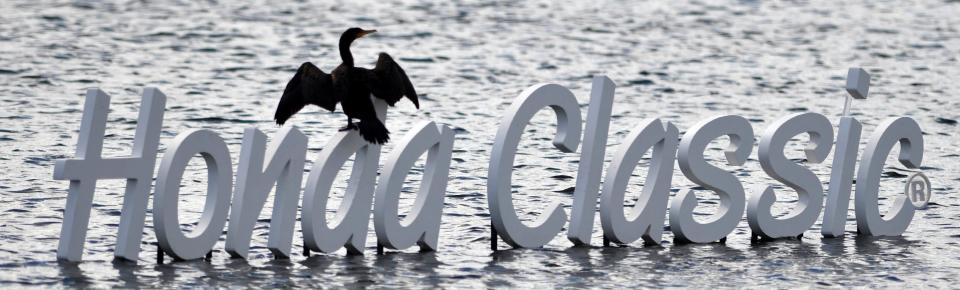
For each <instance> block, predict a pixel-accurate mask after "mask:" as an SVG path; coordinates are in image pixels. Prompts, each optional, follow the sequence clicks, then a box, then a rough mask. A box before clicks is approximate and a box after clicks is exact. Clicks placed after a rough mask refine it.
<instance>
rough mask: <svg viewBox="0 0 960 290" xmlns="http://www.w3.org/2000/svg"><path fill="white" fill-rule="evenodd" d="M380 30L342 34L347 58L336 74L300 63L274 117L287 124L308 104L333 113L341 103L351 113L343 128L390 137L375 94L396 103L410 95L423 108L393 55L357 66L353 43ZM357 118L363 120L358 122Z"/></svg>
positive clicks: (370, 138)
mask: <svg viewBox="0 0 960 290" xmlns="http://www.w3.org/2000/svg"><path fill="white" fill-rule="evenodd" d="M374 32H377V31H376V30H363V29H360V28H356V27H354V28H350V29H347V31H344V32H343V34H342V35H340V58H341V59H342V60H343V63H341V64H340V65H339V66H337V68H336V69H334V70H333V72H332V73H330V74H327V73H325V72H323V70H321V69H319V68H317V67H316V66H314V65H313V64H312V63H310V62H305V63H303V64H302V65H300V69H298V70H297V74H295V75H294V76H293V79H291V80H290V82H289V83H287V88H286V89H284V91H283V96H282V97H280V103H279V104H278V105H277V112H276V113H275V114H274V116H273V119H274V120H275V121H276V122H277V124H278V125H283V124H284V123H285V122H286V121H287V120H288V119H290V117H291V116H293V115H294V114H296V113H297V112H299V111H300V109H303V107H305V106H306V105H310V104H313V105H317V106H320V107H321V108H324V109H327V110H328V111H331V112H333V110H334V109H336V106H337V102H340V107H341V108H342V109H343V113H345V114H346V115H347V126H345V127H343V128H341V129H340V130H341V131H344V130H352V129H357V130H358V131H359V132H360V136H362V137H363V139H364V140H367V142H370V143H375V144H383V143H386V142H387V141H388V140H390V131H388V130H387V127H386V126H384V125H383V122H381V120H380V119H378V118H377V114H376V111H375V110H374V107H373V100H371V99H370V95H371V94H372V95H373V96H374V97H377V98H380V99H382V100H384V101H386V102H387V104H390V106H393V105H394V104H396V103H397V101H399V100H400V99H401V98H403V97H404V96H406V97H407V98H408V99H410V101H411V102H413V105H414V106H416V107H417V109H420V102H419V101H418V100H417V91H416V90H414V88H413V84H411V83H410V78H408V77H407V73H406V72H404V71H403V68H401V67H400V65H399V64H397V62H395V61H393V58H392V57H390V55H388V54H386V53H383V52H381V53H380V57H379V58H378V59H377V65H376V66H375V67H374V68H373V69H366V68H362V67H355V66H354V64H353V55H352V54H351V53H350V44H351V43H353V41H354V40H356V39H357V38H360V37H363V36H365V35H367V34H370V33H374ZM353 119H357V120H360V122H359V123H354V122H353Z"/></svg>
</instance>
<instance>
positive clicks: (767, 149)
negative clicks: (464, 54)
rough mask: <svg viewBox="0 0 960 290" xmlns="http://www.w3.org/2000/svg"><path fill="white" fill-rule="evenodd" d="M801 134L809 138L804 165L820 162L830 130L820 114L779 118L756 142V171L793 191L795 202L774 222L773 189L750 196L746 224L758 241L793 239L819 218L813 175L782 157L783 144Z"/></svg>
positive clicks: (820, 189) (818, 193) (828, 144)
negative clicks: (760, 171) (758, 141)
mask: <svg viewBox="0 0 960 290" xmlns="http://www.w3.org/2000/svg"><path fill="white" fill-rule="evenodd" d="M802 133H809V134H810V144H809V145H808V146H807V148H805V149H804V150H803V153H805V155H806V157H807V161H809V162H811V163H820V162H823V159H824V158H827V154H830V147H832V145H833V126H832V125H831V124H830V121H829V120H827V117H824V116H823V115H821V114H817V113H799V114H794V115H791V116H787V117H784V118H781V119H779V120H777V121H776V122H774V123H773V124H770V127H767V130H766V131H764V132H763V137H761V139H760V148H759V150H758V152H759V153H758V158H759V159H760V167H762V168H763V171H764V172H766V173H767V175H769V176H770V177H773V179H776V180H777V181H780V182H782V183H783V184H786V185H787V186H789V187H790V188H793V190H796V191H797V198H798V200H797V206H796V207H795V208H794V210H793V212H792V213H790V214H789V215H787V216H785V217H783V218H779V219H778V218H774V217H773V214H772V213H771V212H770V208H771V207H772V206H773V203H774V202H776V201H777V196H776V194H774V190H773V186H766V188H765V189H763V191H762V192H761V193H760V194H752V195H750V199H749V200H748V202H747V222H748V223H749V224H750V229H751V230H753V232H755V233H757V234H759V235H760V236H762V237H765V238H782V237H796V236H798V235H800V234H803V232H804V231H806V230H807V229H809V228H810V226H812V225H813V224H814V223H815V222H817V218H818V217H819V216H820V210H821V209H822V208H823V185H822V184H821V183H820V180H819V179H817V175H816V174H813V171H810V169H807V168H806V167H803V166H800V165H799V164H796V163H793V162H792V161H790V160H789V159H787V157H786V156H784V153H783V148H784V147H785V146H786V145H787V142H788V141H790V139H791V138H793V136H797V135H799V134H802Z"/></svg>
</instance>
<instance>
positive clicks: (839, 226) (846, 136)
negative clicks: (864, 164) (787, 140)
mask: <svg viewBox="0 0 960 290" xmlns="http://www.w3.org/2000/svg"><path fill="white" fill-rule="evenodd" d="M862 128H863V126H861V125H860V122H858V121H857V119H854V118H851V117H842V118H840V128H839V130H838V131H837V145H836V149H834V151H833V166H831V167H830V170H831V172H830V187H829V189H828V190H829V192H828V193H827V208H826V210H824V212H823V224H822V225H821V227H820V233H821V234H823V236H824V237H829V238H835V237H842V236H843V226H844V224H846V222H847V210H848V209H849V208H850V187H851V186H852V185H853V170H854V169H855V167H856V166H857V148H858V147H859V145H860V130H861V129H862Z"/></svg>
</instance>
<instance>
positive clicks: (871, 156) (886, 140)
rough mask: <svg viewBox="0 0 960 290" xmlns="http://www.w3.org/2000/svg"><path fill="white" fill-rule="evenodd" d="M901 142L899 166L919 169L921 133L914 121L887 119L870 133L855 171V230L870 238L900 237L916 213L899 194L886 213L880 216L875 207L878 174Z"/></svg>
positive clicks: (877, 207) (905, 197)
mask: <svg viewBox="0 0 960 290" xmlns="http://www.w3.org/2000/svg"><path fill="white" fill-rule="evenodd" d="M897 142H899V143H900V156H899V158H897V159H899V160H900V164H903V165H904V166H906V167H907V168H918V167H920V162H922V161H923V134H922V131H921V130H920V125H918V124H917V121H915V120H913V119H911V118H907V117H900V118H890V119H887V120H886V121H884V122H883V123H880V125H879V126H877V130H876V131H874V132H873V136H871V137H870V141H868V142H867V149H865V150H864V151H863V159H862V160H860V169H859V170H858V171H857V191H856V198H854V202H855V203H856V205H854V210H855V211H856V212H857V229H859V230H860V233H862V234H865V235H870V236H899V235H901V234H903V232H904V231H906V230H907V227H908V226H910V222H911V221H912V220H913V213H914V211H915V210H916V209H915V208H914V207H913V204H912V203H910V200H908V199H907V196H905V195H901V194H898V195H897V197H896V199H895V200H894V202H893V206H891V207H890V209H888V210H887V214H885V215H883V216H881V215H880V208H879V206H878V205H877V195H878V191H880V174H881V173H883V164H884V163H885V162H886V161H887V155H889V154H890V150H891V149H893V145H896V144H897Z"/></svg>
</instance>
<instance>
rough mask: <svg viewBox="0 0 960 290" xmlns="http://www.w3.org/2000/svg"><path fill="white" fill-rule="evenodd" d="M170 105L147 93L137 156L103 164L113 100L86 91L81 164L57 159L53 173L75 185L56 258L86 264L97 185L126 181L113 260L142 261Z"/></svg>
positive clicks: (151, 91) (153, 92)
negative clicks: (159, 148)
mask: <svg viewBox="0 0 960 290" xmlns="http://www.w3.org/2000/svg"><path fill="white" fill-rule="evenodd" d="M165 106H166V96H164V95H163V93H161V92H160V90H158V89H155V88H146V89H144V91H143V99H141V103H140V114H139V115H140V116H139V118H138V119H137V131H136V135H135V137H134V141H133V152H132V154H131V155H130V156H128V157H121V158H109V159H104V158H103V157H102V156H101V153H102V151H103V138H104V135H103V134H104V129H105V127H106V123H107V113H108V111H109V108H110V96H108V95H107V94H106V93H104V92H103V91H101V90H100V89H89V90H87V96H86V101H85V103H84V108H83V119H82V120H81V123H80V134H79V140H78V141H77V153H76V155H77V159H67V160H57V163H56V165H55V167H54V171H53V178H54V179H57V180H70V190H69V192H68V194H67V204H66V207H65V209H64V213H63V226H62V228H61V231H60V245H59V247H58V249H57V259H59V260H67V261H72V262H76V261H80V260H81V258H82V256H83V242H84V240H85V239H86V236H87V226H88V225H89V221H90V209H91V208H90V207H91V205H92V203H93V192H94V189H95V188H96V184H97V180H100V179H126V180H127V186H126V190H125V192H124V195H123V208H122V209H121V210H120V213H121V215H120V228H119V229H118V231H119V232H118V235H117V245H116V250H115V252H114V256H115V257H117V258H122V259H127V260H131V261H136V260H137V255H138V254H139V252H140V240H141V239H142V236H143V225H144V217H145V216H146V209H147V199H148V198H149V194H150V185H151V183H152V178H153V168H154V164H155V163H156V157H157V145H158V144H159V141H160V140H159V139H160V128H161V125H162V123H163V113H164V107H165Z"/></svg>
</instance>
